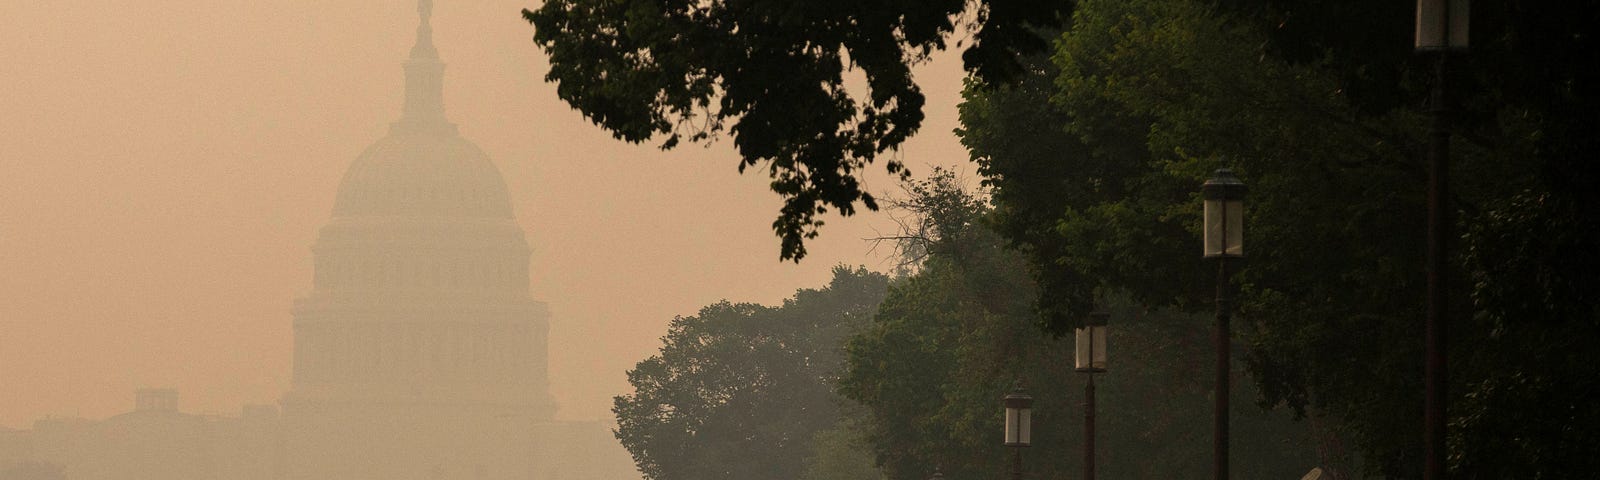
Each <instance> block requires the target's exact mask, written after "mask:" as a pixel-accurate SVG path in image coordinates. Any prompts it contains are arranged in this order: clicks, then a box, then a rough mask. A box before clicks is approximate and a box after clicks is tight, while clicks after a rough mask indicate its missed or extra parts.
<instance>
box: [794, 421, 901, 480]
mask: <svg viewBox="0 0 1600 480" xmlns="http://www.w3.org/2000/svg"><path fill="white" fill-rule="evenodd" d="M852 410H860V409H859V408H854V409H852ZM863 416H864V412H863V413H857V414H852V413H849V412H846V414H845V416H844V418H841V419H840V420H839V422H838V423H836V424H834V426H833V427H830V428H828V429H825V430H822V431H818V432H817V434H816V436H815V437H814V438H813V441H812V446H813V449H812V455H811V457H810V458H807V459H806V466H805V471H804V472H803V473H802V474H801V475H800V480H887V479H886V477H884V475H883V472H882V471H881V470H878V466H877V464H876V463H875V462H874V461H873V456H872V449H871V445H869V444H868V443H867V439H866V436H865V434H864V432H862V431H861V428H862V426H861V425H860V423H861V422H862V420H863Z"/></svg>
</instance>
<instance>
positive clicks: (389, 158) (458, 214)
mask: <svg viewBox="0 0 1600 480" xmlns="http://www.w3.org/2000/svg"><path fill="white" fill-rule="evenodd" d="M430 3H431V2H429V1H428V0H423V2H422V4H421V8H420V13H421V14H422V18H423V22H422V24H421V26H419V28H418V37H417V44H416V46H415V47H413V48H412V51H411V59H410V60H409V61H408V62H407V63H406V64H405V70H406V101H405V108H404V114H403V116H402V118H401V120H400V121H398V122H396V123H394V124H393V125H392V126H391V128H390V131H389V134H388V135H387V136H385V137H384V138H383V139H381V140H379V141H378V142H377V143H375V144H373V145H372V146H371V147H369V148H367V149H366V151H364V152H363V153H362V154H361V155H360V156H359V157H358V158H357V159H356V161H355V162H354V163H353V164H352V165H351V166H350V169H349V171H348V172H347V173H346V175H345V177H344V180H343V182H342V183H341V185H340V187H339V193H338V197H337V199H336V200H335V204H334V209H333V219H332V221H331V222H330V223H329V224H328V225H327V226H326V227H324V228H323V229H322V231H321V232H320V236H319V238H318V239H317V242H316V245H315V246H314V247H313V248H312V251H313V255H314V257H315V272H316V273H315V281H314V287H313V290H312V292H311V293H310V294H309V295H307V296H305V297H303V298H301V299H300V300H298V301H297V302H295V307H294V317H295V322H294V342H295V354H294V384H293V388H292V390H291V391H290V392H289V393H288V394H287V395H286V396H285V398H284V401H283V404H284V420H285V422H286V425H285V426H286V427H287V428H286V432H285V433H286V435H288V437H287V438H286V442H285V445H286V448H287V449H288V451H285V452H284V454H285V455H284V456H285V462H284V466H285V472H284V473H285V475H284V477H286V478H292V479H312V478H319V479H320V478H351V479H356V478H385V479H406V478H490V479H496V478H525V477H526V476H527V474H528V473H529V471H528V469H530V468H534V466H532V465H527V464H526V462H527V458H528V457H529V456H530V453H531V452H525V451H513V450H508V449H512V448H522V447H513V446H527V445H530V444H532V443H534V442H532V441H531V439H528V438H521V437H522V436H526V435H527V431H528V429H527V428H524V427H525V426H526V425H530V424H536V423H540V422H548V421H550V419H551V418H552V416H553V413H554V410H555V408H554V403H553V402H552V401H551V398H550V393H549V387H548V380H547V342H548V340H547V339H548V330H549V326H548V317H549V314H548V311H547V309H546V307H545V305H544V304H543V303H542V302H537V301H535V300H533V299H532V298H531V297H530V296H529V294H528V278H529V277H528V275H529V274H528V260H529V250H528V245H527V241H526V239H525V238H524V236H523V231H522V229H521V228H520V227H519V226H518V225H517V223H516V220H515V218H514V217H513V215H512V209H511V203H510V199H509V195H508V194H507V190H506V185H505V180H504V178H503V177H502V176H501V174H500V172H499V170H498V169H497V168H495V166H494V164H493V163H492V162H491V161H490V160H489V158H488V156H487V155H485V154H484V152H483V151H482V150H481V149H479V148H478V147H477V146H476V145H473V144H472V143H471V142H469V141H467V140H466V139H464V138H462V137H461V136H460V135H459V134H458V133H457V131H456V127H455V125H453V124H451V123H449V121H447V120H446V119H445V116H444V107H443V95H442V78H443V64H442V63H440V62H439V59H438V54H437V52H436V51H435V49H434V47H433V44H432V40H431V30H430V27H429V25H428V22H427V19H428V16H429V13H430V10H431V5H430ZM518 458H520V459H521V460H517V459H518Z"/></svg>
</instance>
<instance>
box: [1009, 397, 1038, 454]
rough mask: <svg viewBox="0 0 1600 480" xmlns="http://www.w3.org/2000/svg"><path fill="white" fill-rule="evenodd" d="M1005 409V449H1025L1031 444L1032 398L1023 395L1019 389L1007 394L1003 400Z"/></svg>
mask: <svg viewBox="0 0 1600 480" xmlns="http://www.w3.org/2000/svg"><path fill="white" fill-rule="evenodd" d="M1003 403H1004V404H1005V407H1006V442H1005V445H1006V446H1007V447H1026V446H1029V445H1031V444H1032V443H1033V431H1032V428H1033V427H1032V426H1031V425H1029V424H1030V423H1031V422H1032V421H1033V419H1032V418H1031V417H1032V413H1033V396H1032V395H1028V394H1027V393H1023V391H1022V389H1021V388H1018V389H1016V390H1013V391H1012V392H1011V393H1010V394H1007V395H1006V396H1005V398H1004V400H1003Z"/></svg>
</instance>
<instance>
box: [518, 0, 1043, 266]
mask: <svg viewBox="0 0 1600 480" xmlns="http://www.w3.org/2000/svg"><path fill="white" fill-rule="evenodd" d="M1068 5H1069V2H1067V1H1064V0H991V1H987V2H970V1H967V0H893V1H880V2H860V1H853V0H813V1H789V0H710V1H699V0H664V1H663V0H620V1H619V0H549V1H547V2H545V4H544V5H543V6H541V7H540V8H539V9H537V10H524V11H523V16H524V17H525V18H526V19H527V20H528V21H529V22H532V23H533V25H534V41H535V42H536V43H538V44H539V45H540V46H541V47H543V48H544V49H545V51H546V52H548V53H549V54H550V72H549V73H548V74H547V75H546V76H545V79H546V80H547V81H551V82H556V83H558V84H559V86H558V87H557V93H558V94H559V95H560V97H561V99H562V100H565V101H566V102H567V103H569V104H571V105H572V106H573V107H574V108H577V109H578V110H580V111H582V112H583V114H584V115H585V116H587V117H588V118H589V119H590V120H592V121H594V122H595V123H596V124H598V125H600V126H602V127H604V128H606V129H607V130H610V131H611V132H612V135H613V136H615V137H616V138H619V139H623V140H627V141H629V142H635V143H638V142H644V141H647V140H652V139H656V140H659V141H661V147H662V148H663V149H668V148H673V147H674V146H677V145H678V144H679V142H681V141H683V140H689V141H691V142H698V141H704V140H708V139H710V138H712V137H714V136H716V135H718V134H720V133H722V132H723V131H724V130H726V131H727V132H728V133H729V134H731V135H732V137H733V142H734V145H735V147H736V148H737V149H738V152H739V155H740V156H741V157H743V158H742V160H741V163H740V165H739V170H740V171H744V169H745V168H748V167H762V166H764V167H765V168H766V169H767V173H768V175H769V176H770V177H771V178H772V190H773V191H774V192H777V193H778V194H779V195H781V196H782V197H783V198H784V200H785V204H784V206H783V209H782V211H781V213H780V214H779V216H778V219H777V220H776V221H774V222H773V224H772V228H773V230H774V232H775V233H777V234H778V236H779V237H781V238H782V242H783V249H782V258H784V259H793V260H796V261H798V260H799V259H801V258H802V257H804V256H805V254H806V250H805V245H804V240H805V239H807V238H814V237H815V236H816V235H817V228H818V227H820V226H821V225H822V221H821V220H820V219H818V218H817V216H818V215H819V214H823V213H826V212H827V211H828V209H833V210H835V211H837V212H838V213H840V214H841V215H851V214H853V213H854V212H855V209H856V204H857V202H860V204H861V205H863V206H865V207H866V208H868V209H873V210H875V209H877V208H878V204H877V201H876V199H874V198H873V196H872V194H870V193H869V192H864V191H862V188H861V183H860V181H859V180H858V175H860V171H861V170H862V169H863V168H864V167H866V166H867V165H868V164H871V163H873V161H874V160H875V159H877V158H878V156H879V155H880V154H883V153H885V152H888V151H890V150H893V149H895V148H896V147H898V146H899V145H900V144H901V143H904V142H905V140H906V139H907V138H908V137H910V136H911V135H912V134H914V133H916V132H917V129H918V128H920V127H921V125H922V120H923V112H922V107H923V104H924V103H925V101H926V100H925V98H924V97H923V94H922V90H921V89H920V88H918V86H917V84H916V82H914V81H913V80H912V78H911V66H912V65H914V64H916V63H918V62H921V61H924V60H926V59H927V58H928V56H929V55H930V54H931V53H932V52H933V51H935V50H942V49H944V48H946V38H947V37H948V36H950V35H951V34H952V33H954V32H956V31H957V30H958V29H968V30H970V31H972V37H971V45H970V46H967V49H966V51H965V52H964V53H963V55H962V57H963V59H964V61H965V63H966V68H967V70H968V71H970V72H972V73H973V74H974V75H975V76H977V77H978V78H984V79H991V80H996V81H1000V82H1004V81H1008V80H1009V79H1012V78H1015V77H1017V76H1018V75H1020V73H1021V67H1020V65H1019V64H1018V62H1017V60H1016V58H1017V57H1016V55H1017V54H1018V53H1031V52H1038V51H1042V50H1044V49H1045V48H1046V47H1048V46H1049V43H1048V42H1047V41H1045V40H1044V39H1042V38H1040V37H1039V36H1037V35H1036V34H1035V33H1034V32H1033V31H1032V30H1030V26H1042V27H1055V26H1057V24H1058V22H1057V18H1058V16H1057V15H1056V13H1055V12H1058V11H1064V10H1065V9H1066V8H1067V6H1068ZM853 69H859V70H860V72H861V73H863V74H864V75H865V77H866V81H867V85H866V88H867V92H865V93H864V94H863V93H862V92H851V91H849V90H848V89H847V88H846V87H845V79H844V74H845V72H846V71H847V70H853ZM885 167H886V168H887V169H888V171H889V172H890V173H900V174H902V175H904V173H905V170H904V165H902V164H901V163H900V162H899V161H897V160H893V159H890V160H887V161H886V164H885Z"/></svg>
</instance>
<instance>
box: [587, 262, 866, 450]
mask: <svg viewBox="0 0 1600 480" xmlns="http://www.w3.org/2000/svg"><path fill="white" fill-rule="evenodd" d="M887 281H888V280H887V278H886V277H885V276H883V275H882V274H878V273H873V272H869V271H867V270H865V269H849V268H844V267H838V268H835V269H834V278H833V281H832V282H831V283H830V284H829V285H828V286H827V287H826V288H823V289H820V290H809V289H807V290H800V291H799V292H796V294H795V296H794V297H793V298H791V299H788V300H785V301H784V303H783V305H781V306H777V307H766V306H761V305H755V304H749V303H729V302H726V301H724V302H721V303H717V304H714V305H709V306H707V307H705V308H703V309H701V310H700V312H699V314H698V315H695V316H689V317H678V318H676V319H674V320H673V321H672V324H671V326H670V327H669V329H668V332H667V335H666V336H665V337H663V338H662V343H663V345H662V348H661V352H660V354H658V355H656V356H653V357H650V358H649V359H646V360H644V361H642V362H639V364H638V365H637V366H636V367H635V368H634V369H633V370H630V371H629V372H628V382H629V383H631V384H632V385H633V387H634V393H633V394H630V395H623V396H619V397H617V398H616V400H615V406H614V407H613V409H612V410H613V412H614V413H616V415H617V432H616V433H617V438H618V439H620V440H621V441H622V445H623V446H624V447H626V448H627V449H628V451H629V452H631V453H632V454H633V457H634V460H635V462H636V463H637V465H638V467H639V470H640V471H641V472H643V473H644V475H645V477H646V478H648V479H651V480H712V479H739V480H761V479H794V478H797V475H799V472H801V471H803V470H804V468H805V465H806V458H807V457H809V456H811V455H812V448H813V440H814V436H815V435H817V433H818V432H820V431H823V430H825V429H828V428H831V427H833V426H834V424H835V423H836V422H838V421H839V418H840V410H839V408H840V407H839V404H838V403H837V402H836V398H835V397H834V395H833V383H834V379H835V378H837V377H838V374H839V370H840V362H841V358H842V350H841V347H840V346H841V345H842V343H843V339H844V338H845V336H846V335H848V334H849V333H851V332H852V331H853V330H855V329H856V328H858V327H859V326H860V325H863V324H865V323H866V322H867V321H868V320H869V319H870V318H871V315H872V313H873V312H874V311H876V310H877V307H878V303H879V302H880V301H882V299H883V295H884V291H885V288H886V284H887Z"/></svg>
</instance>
